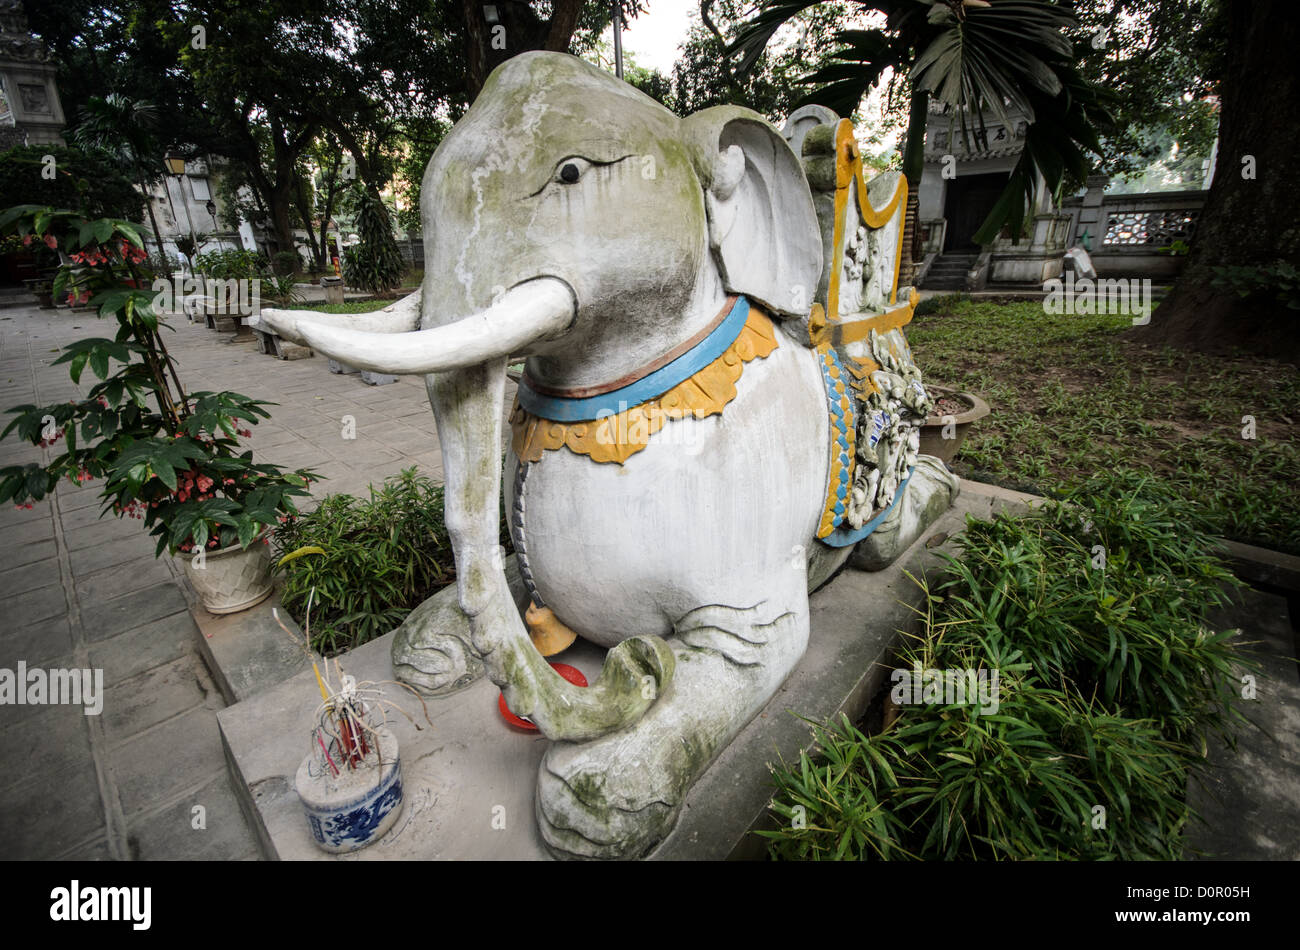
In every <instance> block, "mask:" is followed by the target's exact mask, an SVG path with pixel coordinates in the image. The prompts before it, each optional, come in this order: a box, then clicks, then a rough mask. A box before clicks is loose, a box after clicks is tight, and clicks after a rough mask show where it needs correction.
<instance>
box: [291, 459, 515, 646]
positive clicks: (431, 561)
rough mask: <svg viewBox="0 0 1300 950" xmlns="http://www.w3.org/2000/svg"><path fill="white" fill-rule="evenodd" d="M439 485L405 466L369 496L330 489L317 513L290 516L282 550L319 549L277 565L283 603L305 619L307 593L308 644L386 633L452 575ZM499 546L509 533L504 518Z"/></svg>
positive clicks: (353, 642)
mask: <svg viewBox="0 0 1300 950" xmlns="http://www.w3.org/2000/svg"><path fill="white" fill-rule="evenodd" d="M442 498H443V496H442V486H441V485H435V484H434V483H433V482H432V481H430V480H429V479H428V478H426V477H425V476H422V475H420V474H419V473H418V472H417V470H416V469H415V468H408V469H405V470H404V471H402V472H401V473H399V474H397V475H394V476H392V477H390V478H388V479H386V480H385V481H384V484H383V487H381V488H378V489H376V488H374V487H373V486H372V487H371V489H370V498H369V499H360V498H356V497H354V496H352V495H345V494H339V495H329V496H327V497H326V498H325V499H323V500H322V501H321V503H320V507H318V508H317V509H316V510H315V511H312V512H311V513H310V514H307V515H304V516H302V517H299V518H296V519H289V520H288V521H286V523H285V524H284V525H282V526H281V527H280V529H279V530H278V531H277V532H276V536H275V538H274V544H275V546H276V549H277V551H279V552H280V553H281V554H285V553H288V552H291V551H295V550H297V549H298V548H301V547H308V546H315V547H319V548H321V549H322V550H324V552H325V553H324V555H323V556H322V555H317V556H308V557H299V558H296V559H295V560H293V561H290V562H289V563H287V564H285V565H284V566H283V568H282V570H283V572H284V576H285V586H284V590H283V591H282V592H281V602H282V603H283V604H284V606H285V609H286V610H288V611H289V613H290V614H291V615H292V616H293V617H294V619H295V620H297V621H298V623H299V624H302V623H303V621H304V620H305V613H306V606H307V598H308V596H309V595H310V594H311V590H312V588H313V587H314V588H315V589H316V594H315V597H314V598H313V599H312V611H311V638H312V647H313V648H314V649H316V650H318V651H320V652H321V653H323V654H327V655H328V654H332V653H338V652H342V651H343V650H349V649H352V648H353V647H357V646H360V645H361V644H362V643H365V642H367V641H368V640H372V639H374V638H375V637H379V636H383V635H384V634H386V633H387V632H388V631H389V630H392V629H393V628H394V627H396V626H397V625H398V624H399V623H401V622H402V620H403V619H405V617H406V615H407V614H408V613H410V612H411V610H413V609H414V608H415V607H418V606H419V605H420V603H421V602H422V601H424V600H425V599H426V598H428V597H429V596H430V595H432V594H433V593H435V592H436V591H438V590H439V589H441V588H442V587H444V586H445V585H447V584H449V583H451V582H452V581H453V580H455V577H456V562H455V560H454V558H453V555H452V549H451V542H450V540H449V539H448V537H447V530H446V527H445V525H444V524H443V515H442ZM502 546H503V548H504V549H505V550H507V551H508V550H509V549H510V548H509V534H508V533H507V532H506V528H505V524H504V520H503V523H502Z"/></svg>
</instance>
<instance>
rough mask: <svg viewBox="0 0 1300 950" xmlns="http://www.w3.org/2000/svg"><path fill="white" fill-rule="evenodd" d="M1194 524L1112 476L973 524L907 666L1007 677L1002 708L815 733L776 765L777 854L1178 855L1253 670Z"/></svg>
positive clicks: (910, 714)
mask: <svg viewBox="0 0 1300 950" xmlns="http://www.w3.org/2000/svg"><path fill="white" fill-rule="evenodd" d="M1185 508H1186V505H1185V503H1183V502H1182V501H1181V500H1180V499H1178V498H1175V497H1173V496H1172V495H1171V494H1170V493H1169V492H1168V491H1167V490H1163V489H1161V487H1160V486H1159V485H1152V484H1150V483H1134V482H1133V481H1132V480H1131V479H1129V478H1125V477H1118V478H1117V477H1114V476H1108V477H1106V478H1097V479H1093V480H1091V481H1090V482H1088V483H1087V484H1086V485H1084V486H1082V487H1081V488H1080V489H1079V490H1078V491H1077V492H1075V493H1074V494H1073V495H1071V496H1069V497H1068V498H1067V499H1064V500H1063V501H1060V502H1055V503H1052V504H1050V505H1048V506H1046V507H1045V509H1044V510H1043V511H1041V513H1039V514H1035V515H1030V516H1026V517H1019V518H1008V517H997V518H995V519H994V520H992V521H977V520H974V519H971V520H969V521H968V524H967V528H966V530H965V532H964V533H963V534H962V535H961V536H960V538H959V546H960V551H961V556H960V557H957V558H952V557H949V558H948V559H947V569H946V572H945V574H944V575H943V577H942V578H941V579H940V580H939V581H938V582H937V583H936V584H935V585H934V586H933V587H932V588H931V589H929V590H928V591H927V600H928V607H927V614H926V616H925V617H924V622H923V623H922V624H921V627H922V629H921V631H920V632H919V634H917V635H916V636H915V637H913V638H911V640H910V641H909V642H908V643H907V644H906V646H905V648H904V649H903V650H902V652H901V656H900V658H899V662H900V666H901V667H903V668H907V669H911V670H915V665H916V664H919V665H920V667H921V668H922V669H923V670H979V669H984V670H986V671H993V670H996V671H998V673H999V679H998V681H997V693H996V694H995V695H996V697H997V700H998V701H997V702H996V704H995V705H996V709H991V708H990V706H987V705H986V706H985V708H984V709H983V710H981V708H980V704H979V703H978V702H970V701H969V700H970V698H971V697H969V696H967V697H965V698H966V700H967V701H965V702H961V701H957V702H945V700H951V699H952V698H953V697H952V696H951V695H949V696H934V697H926V698H932V699H933V700H934V701H933V702H928V703H919V704H917V703H908V704H905V705H900V706H898V707H896V708H897V710H898V716H897V719H896V720H894V721H893V722H892V723H891V724H890V725H889V726H887V727H886V728H884V729H883V730H882V731H880V732H878V733H877V734H875V735H866V734H864V733H863V731H862V730H861V729H859V728H857V727H855V726H854V725H852V724H851V723H849V722H848V721H847V719H845V720H843V721H841V722H839V723H833V724H827V725H821V726H817V727H816V729H815V731H816V735H817V739H818V745H819V748H818V751H817V752H816V753H815V754H812V755H809V754H804V755H802V756H801V757H800V760H799V761H798V762H797V763H795V764H794V765H786V764H782V765H781V766H779V767H778V768H775V769H774V773H773V774H774V777H775V783H776V788H777V791H776V794H775V796H774V798H773V804H772V810H773V813H774V814H775V816H776V818H777V821H778V823H779V825H780V827H779V828H778V829H777V830H775V831H769V832H760V834H764V835H765V836H766V837H768V838H769V839H770V840H769V849H770V854H771V856H772V857H774V858H777V859H863V858H893V859H922V860H925V859H930V860H933V859H945V860H952V859H991V858H992V859H1006V858H1015V859H1066V858H1075V859H1104V858H1117V859H1124V860H1132V859H1164V860H1175V859H1178V858H1180V857H1181V856H1182V847H1183V831H1184V828H1185V825H1186V823H1187V821H1188V820H1189V817H1190V815H1189V811H1188V807H1187V804H1186V799H1185V790H1186V783H1187V776H1188V770H1189V768H1190V767H1191V766H1193V765H1194V764H1197V763H1200V762H1203V761H1204V759H1205V753H1206V748H1207V742H1208V741H1209V740H1210V739H1211V738H1213V737H1216V736H1217V737H1221V738H1223V739H1227V738H1228V732H1227V727H1228V726H1229V724H1230V721H1231V720H1233V719H1240V718H1243V717H1242V716H1241V713H1240V712H1239V711H1238V710H1237V708H1236V706H1237V704H1239V702H1240V699H1239V696H1240V690H1241V685H1242V684H1241V678H1240V677H1241V671H1242V668H1243V664H1244V665H1245V666H1249V665H1250V662H1249V661H1248V660H1245V659H1243V658H1242V657H1241V656H1240V655H1239V654H1238V653H1237V651H1236V650H1234V648H1233V646H1232V644H1231V643H1230V640H1231V638H1232V636H1233V634H1234V633H1235V631H1227V632H1223V633H1216V632H1214V631H1211V630H1208V629H1207V628H1206V627H1205V626H1203V618H1204V615H1205V612H1206V611H1207V610H1208V609H1209V608H1211V607H1213V606H1215V605H1217V604H1220V603H1222V602H1223V601H1224V599H1225V596H1226V595H1225V590H1226V589H1228V588H1229V587H1230V586H1231V585H1232V584H1234V583H1235V582H1234V581H1233V580H1232V577H1231V575H1230V574H1229V573H1228V572H1227V571H1226V570H1225V569H1224V568H1223V567H1222V565H1220V564H1219V563H1218V561H1217V560H1216V559H1215V558H1214V557H1213V556H1211V555H1210V554H1208V553H1207V552H1208V551H1210V550H1212V542H1211V540H1210V539H1209V538H1208V537H1206V536H1204V535H1199V534H1196V533H1193V532H1189V531H1188V530H1187V528H1186V527H1185V522H1184V521H1183V520H1182V515H1183V513H1184V510H1185ZM887 688H888V689H889V690H890V692H891V694H893V695H894V697H895V698H902V699H904V700H908V699H912V700H914V699H916V698H917V697H916V696H915V694H909V693H907V692H902V693H901V694H900V693H895V691H896V690H897V685H891V684H887ZM958 699H960V697H958Z"/></svg>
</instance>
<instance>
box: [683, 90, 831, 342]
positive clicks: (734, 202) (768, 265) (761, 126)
mask: <svg viewBox="0 0 1300 950" xmlns="http://www.w3.org/2000/svg"><path fill="white" fill-rule="evenodd" d="M683 130H684V132H685V133H686V140H687V142H688V143H689V144H690V146H691V148H692V150H693V153H694V160H695V163H696V167H697V169H698V171H699V174H700V181H701V184H702V185H703V186H704V198H705V206H706V208H707V210H708V216H709V244H710V246H711V247H712V249H713V252H714V255H715V257H716V258H717V261H718V266H719V269H720V270H721V272H722V280H723V285H724V286H725V287H726V289H727V290H728V291H729V292H731V293H737V294H745V295H746V296H747V297H750V298H752V299H754V300H756V301H757V302H759V303H761V304H763V305H764V306H766V307H767V308H769V309H770V310H772V311H773V312H774V313H776V314H779V315H782V316H791V317H796V318H806V317H807V316H808V311H809V310H810V309H811V307H812V303H813V299H814V296H815V294H816V291H817V282H818V280H819V279H820V278H821V272H822V239H821V231H820V228H819V227H818V224H817V213H816V211H814V210H813V202H812V194H811V193H810V192H809V190H808V181H807V179H806V178H805V177H804V172H803V167H802V165H800V163H799V159H798V157H797V156H796V155H795V154H794V152H792V151H791V150H790V146H789V145H788V144H787V143H786V141H785V139H784V138H783V137H782V135H781V133H780V132H778V131H777V130H776V128H775V127H774V126H773V125H772V124H771V123H769V122H768V121H767V120H766V119H764V118H763V117H762V116H761V115H759V114H758V113H757V112H753V111H752V110H750V109H744V108H741V107H740V106H715V107H714V108H712V109H705V110H703V111H701V112H697V113H695V114H694V115H692V116H690V117H689V118H687V119H685V120H683Z"/></svg>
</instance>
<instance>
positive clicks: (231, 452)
mask: <svg viewBox="0 0 1300 950" xmlns="http://www.w3.org/2000/svg"><path fill="white" fill-rule="evenodd" d="M11 230H16V231H17V232H18V233H19V234H20V235H24V236H26V235H29V234H37V235H39V236H40V238H41V240H42V241H43V242H44V243H46V244H47V245H48V246H51V247H58V248H60V249H61V250H62V251H63V252H64V253H65V254H66V255H67V257H68V260H69V261H70V262H71V263H69V264H66V265H64V266H63V267H61V268H60V270H59V272H58V275H57V276H56V277H55V279H54V285H53V290H54V293H55V295H57V296H62V295H64V294H66V295H67V300H68V302H69V303H76V302H88V303H89V304H90V305H91V306H93V307H97V308H98V312H99V316H100V317H113V318H115V319H116V321H117V324H118V327H117V333H116V334H115V336H114V337H113V338H112V339H107V338H102V337H89V338H86V339H82V340H77V341H76V342H74V343H72V344H70V345H68V346H66V347H64V352H63V354H62V355H61V356H60V357H59V358H58V359H56V360H55V363H66V364H67V365H68V371H69V375H70V376H71V377H72V380H73V382H74V383H78V384H80V382H81V378H82V376H83V375H84V373H85V370H86V368H87V367H89V368H90V370H91V372H92V373H93V374H94V376H95V377H97V378H98V380H99V381H98V382H96V383H95V384H94V385H93V386H91V387H90V389H89V391H88V392H87V394H86V396H85V397H84V398H82V399H79V400H77V399H74V400H69V401H67V402H65V403H58V404H55V405H49V406H32V405H23V406H17V407H14V408H13V409H10V410H9V411H10V413H11V414H13V415H14V416H15V418H14V419H12V420H11V421H10V422H9V424H8V425H7V426H6V427H5V429H4V431H3V432H2V433H0V439H3V438H6V437H8V436H9V434H10V433H16V434H17V435H18V437H19V438H22V439H26V440H27V441H29V442H31V443H32V444H34V445H38V446H42V447H46V446H53V445H56V444H58V443H60V442H62V449H63V451H62V452H61V453H59V454H57V455H54V456H53V457H52V458H51V459H50V461H48V462H46V463H45V464H36V463H29V464H27V465H24V466H17V465H11V466H7V467H4V468H0V503H3V502H6V501H12V502H14V503H15V504H16V505H18V506H20V507H29V508H30V507H31V506H32V503H33V502H35V501H39V500H41V499H42V498H44V497H45V496H46V495H48V494H49V493H50V492H52V491H53V490H54V488H55V486H56V485H57V484H58V482H59V480H60V479H63V478H67V479H69V480H70V481H72V482H73V483H81V482H86V481H89V480H91V479H95V478H103V479H104V486H103V492H102V495H101V497H102V498H103V501H104V508H103V510H102V511H101V514H107V513H109V512H110V511H111V512H112V513H113V514H115V515H117V516H118V517H129V518H134V519H137V520H141V521H143V522H144V526H145V527H146V528H148V529H149V531H150V534H151V535H152V536H154V537H156V538H157V539H158V543H157V548H156V550H155V556H161V555H162V553H163V552H164V551H166V552H168V553H170V554H172V555H176V556H181V557H183V558H184V565H185V571H186V573H187V575H188V576H189V578H190V579H191V582H192V583H193V584H194V587H195V589H196V590H197V592H198V593H199V595H200V598H201V599H202V601H203V603H204V605H205V606H206V607H208V609H210V610H212V611H213V612H217V613H223V612H231V611H234V610H240V609H243V608H245V607H250V606H252V605H253V604H254V603H257V602H258V601H260V600H261V599H262V598H264V597H265V596H266V595H267V594H268V593H270V589H271V587H270V559H269V557H268V554H267V545H266V544H265V541H266V538H265V537H264V535H265V532H266V529H267V528H270V527H273V526H275V525H276V524H277V523H280V522H283V521H285V520H287V519H289V518H292V517H294V516H295V515H296V514H297V509H296V507H295V503H294V499H295V498H296V497H301V496H305V495H306V494H307V493H308V491H307V489H308V486H309V485H310V481H311V479H314V478H317V477H318V476H317V475H316V474H315V473H314V472H312V471H309V470H305V469H299V470H297V471H292V472H291V471H286V470H283V469H281V468H279V467H277V466H275V465H268V464H265V463H256V462H254V461H253V457H252V452H251V451H248V450H247V449H244V448H243V447H242V445H241V443H240V439H241V438H247V437H248V436H250V435H251V434H252V433H251V430H250V429H248V428H245V426H246V425H247V426H251V425H256V424H257V422H258V421H259V419H265V418H269V413H268V412H267V411H266V409H265V408H264V407H265V406H267V405H270V404H269V403H266V402H263V401H261V400H256V399H252V398H250V397H248V396H244V395H241V394H239V393H234V392H194V393H188V392H186V390H185V388H184V387H183V386H182V385H181V382H180V379H179V378H178V376H177V374H176V366H175V363H174V362H173V360H172V359H171V357H170V355H169V354H168V352H167V348H166V346H165V345H164V343H163V340H162V337H161V335H160V330H161V329H163V328H164V324H163V323H162V321H161V319H160V317H159V315H158V314H157V313H156V312H155V310H154V308H153V300H154V291H153V290H152V289H145V288H148V287H149V286H150V278H151V276H152V275H151V274H150V273H148V272H147V271H146V270H145V269H144V267H143V262H144V260H145V259H146V254H145V251H144V248H143V245H142V242H141V240H140V235H139V232H138V231H137V230H136V228H135V226H134V225H132V224H131V223H130V222H127V221H120V220H116V219H107V218H104V219H98V220H90V219H87V218H86V217H84V216H83V215H82V214H80V213H79V212H74V211H55V210H53V209H50V208H41V207H38V206H35V205H22V206H19V207H16V208H11V209H9V210H8V211H6V212H4V214H2V215H0V233H7V232H8V231H11ZM51 241H53V242H55V243H54V244H50V242H51Z"/></svg>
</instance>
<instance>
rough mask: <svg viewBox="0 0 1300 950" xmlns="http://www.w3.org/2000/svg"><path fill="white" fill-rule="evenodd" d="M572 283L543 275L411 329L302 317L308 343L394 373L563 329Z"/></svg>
mask: <svg viewBox="0 0 1300 950" xmlns="http://www.w3.org/2000/svg"><path fill="white" fill-rule="evenodd" d="M574 308H575V301H574V299H573V292H572V291H571V290H569V286H568V284H566V283H564V282H563V281H561V280H556V279H555V278H553V277H540V278H538V279H536V280H531V281H528V282H527V283H524V284H520V285H518V286H517V287H514V288H513V289H511V290H510V291H508V292H507V293H506V294H504V295H503V296H502V297H501V299H500V300H498V301H497V302H496V303H494V304H493V305H492V306H491V307H489V308H488V309H487V310H483V311H481V312H479V313H475V314H471V315H470V316H468V317H464V318H463V319H460V320H457V321H456V322H455V323H449V324H446V325H445V326H440V327H431V328H429V329H427V330H416V331H414V332H411V333H367V332H364V331H361V330H353V329H342V328H340V327H337V326H325V325H323V324H320V323H317V322H316V321H314V320H312V321H303V322H302V323H300V324H299V326H298V329H299V331H300V332H301V334H302V336H303V339H304V340H305V341H306V343H307V345H308V346H310V347H311V348H312V349H314V350H318V351H320V352H321V353H324V354H325V355H326V356H330V357H333V358H334V359H336V360H341V361H343V362H346V363H348V364H349V365H351V366H356V367H358V368H360V369H368V370H372V371H374V372H376V373H393V374H396V375H404V374H405V375H423V374H424V373H439V372H443V371H445V370H449V369H456V368H459V367H465V366H478V365H479V364H481V363H486V362H487V361H488V360H492V359H499V358H501V357H504V356H509V355H510V354H512V353H515V352H518V351H519V350H521V349H523V348H524V347H525V346H526V345H527V344H529V343H532V342H534V341H536V340H540V339H544V338H546V337H550V336H553V335H555V334H556V333H559V332H560V331H561V330H563V329H565V328H566V327H567V326H568V325H569V324H570V323H571V322H572V320H573V315H574Z"/></svg>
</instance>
